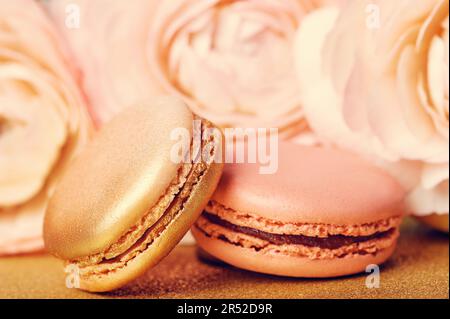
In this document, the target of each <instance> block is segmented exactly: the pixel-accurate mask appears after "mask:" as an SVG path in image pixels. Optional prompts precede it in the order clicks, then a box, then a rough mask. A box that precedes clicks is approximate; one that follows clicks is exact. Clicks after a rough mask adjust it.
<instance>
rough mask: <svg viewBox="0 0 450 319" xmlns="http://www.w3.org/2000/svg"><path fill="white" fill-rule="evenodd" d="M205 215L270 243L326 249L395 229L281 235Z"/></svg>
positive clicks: (385, 233) (380, 234) (232, 228)
mask: <svg viewBox="0 0 450 319" xmlns="http://www.w3.org/2000/svg"><path fill="white" fill-rule="evenodd" d="M203 217H205V218H206V219H207V220H208V221H209V222H211V223H213V224H217V225H220V226H222V227H225V228H227V229H230V230H232V231H234V232H238V233H242V234H246V235H249V236H253V237H256V238H259V239H262V240H265V241H268V242H269V243H271V244H274V245H303V246H308V247H320V248H325V249H337V248H339V247H342V246H348V245H351V244H355V243H361V242H365V241H368V240H372V239H381V238H384V237H388V236H390V235H391V234H392V233H393V232H394V231H395V229H394V228H391V229H389V230H387V231H384V232H378V233H375V234H372V235H369V236H344V235H330V236H328V237H324V238H322V237H310V236H304V235H280V234H272V233H267V232H264V231H261V230H258V229H254V228H250V227H245V226H238V225H235V224H232V223H230V222H228V221H226V220H223V219H221V218H220V217H218V216H216V215H213V214H210V213H208V212H203Z"/></svg>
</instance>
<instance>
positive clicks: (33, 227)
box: [0, 0, 89, 255]
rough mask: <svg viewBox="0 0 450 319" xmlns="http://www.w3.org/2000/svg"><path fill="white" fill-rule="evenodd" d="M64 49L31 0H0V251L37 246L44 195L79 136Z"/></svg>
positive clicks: (80, 116)
mask: <svg viewBox="0 0 450 319" xmlns="http://www.w3.org/2000/svg"><path fill="white" fill-rule="evenodd" d="M65 54H66V52H65V50H64V48H63V47H61V41H60V39H59V38H58V36H57V35H56V33H55V30H54V28H53V25H52V24H51V23H50V22H49V20H48V18H47V17H46V15H45V14H44V12H43V11H42V10H41V9H40V8H39V6H38V5H37V4H36V3H35V2H34V1H31V0H14V1H11V0H0V255H1V254H10V253H21V252H26V251H31V250H35V249H41V248H42V247H43V242H42V239H41V235H42V221H43V214H44V211H45V208H46V204H47V199H48V197H49V195H50V194H51V192H52V190H53V187H54V184H55V182H56V180H57V178H58V176H59V175H60V174H61V171H62V170H63V169H64V168H65V167H66V165H67V163H68V161H69V160H70V159H71V158H72V157H73V155H74V154H75V153H76V152H77V151H78V149H79V147H80V146H81V145H82V144H84V143H85V141H86V139H87V133H88V128H89V122H88V117H87V114H86V112H85V109H84V108H85V105H84V102H83V99H82V97H81V95H80V92H79V90H78V88H77V86H76V84H75V82H74V80H73V79H74V77H73V75H74V74H73V73H72V71H73V70H70V69H69V67H68V65H67V64H66V61H65V59H66V57H67V56H66V55H65Z"/></svg>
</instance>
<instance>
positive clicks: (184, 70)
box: [49, 0, 335, 133]
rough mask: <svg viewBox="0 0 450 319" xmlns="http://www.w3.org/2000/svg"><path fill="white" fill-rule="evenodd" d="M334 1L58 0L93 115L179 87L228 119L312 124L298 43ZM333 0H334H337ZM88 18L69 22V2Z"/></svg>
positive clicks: (197, 106)
mask: <svg viewBox="0 0 450 319" xmlns="http://www.w3.org/2000/svg"><path fill="white" fill-rule="evenodd" d="M328 2H331V1H330V0H328V1H324V0H322V1H306V0H304V1H301V0H246V1H242V0H234V1H224V0H170V1H156V0H148V1H136V0H132V1H122V0H118V1H104V0H96V1H89V0H84V1H83V0H78V1H69V0H67V1H52V2H50V6H49V8H50V11H51V13H52V15H53V17H54V18H55V20H56V21H57V22H58V24H59V25H60V28H61V29H62V30H63V31H64V32H65V34H66V36H67V38H68V39H69V41H70V43H71V44H72V47H73V48H74V51H75V52H76V55H77V57H78V61H79V64H80V66H81V68H82V70H83V72H84V85H85V87H86V89H85V91H87V93H88V95H89V98H90V100H91V102H92V104H93V105H94V112H95V117H96V118H97V119H98V121H99V122H100V123H101V122H104V121H107V120H108V119H110V118H111V116H112V115H113V114H115V113H117V112H118V111H119V110H120V109H122V108H123V107H126V106H128V105H131V104H134V103H136V102H139V101H142V100H146V99H149V98H152V96H154V95H155V94H160V93H172V94H174V95H178V96H181V97H182V98H183V99H184V100H185V101H186V102H187V103H188V104H189V105H190V107H191V108H192V109H193V111H195V112H196V113H197V114H199V115H201V116H204V117H206V118H208V119H210V120H212V121H214V122H216V123H217V124H219V125H222V126H239V127H279V128H280V129H282V130H283V131H286V133H287V132H289V133H293V132H294V131H299V130H300V131H301V130H303V129H304V128H305V126H306V123H305V121H304V114H303V110H302V108H301V100H302V99H301V94H300V93H299V90H298V80H297V78H296V72H295V69H294V58H293V51H292V44H293V40H294V35H295V32H296V30H297V28H298V27H299V26H300V24H301V22H302V20H303V19H304V18H305V16H307V15H308V14H309V13H310V12H312V11H314V10H315V9H316V8H318V7H319V6H321V5H323V4H325V3H328ZM333 2H335V1H333ZM73 3H75V4H76V5H78V6H79V12H80V17H81V19H80V21H81V23H80V28H79V29H70V28H67V27H65V26H64V25H65V21H66V19H67V10H66V9H67V5H68V4H73Z"/></svg>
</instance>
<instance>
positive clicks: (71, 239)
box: [44, 98, 223, 292]
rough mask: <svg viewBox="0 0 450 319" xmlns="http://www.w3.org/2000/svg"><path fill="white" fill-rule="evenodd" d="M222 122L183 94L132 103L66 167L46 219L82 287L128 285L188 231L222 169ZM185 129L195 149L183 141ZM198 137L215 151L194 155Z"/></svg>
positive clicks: (56, 250) (47, 231)
mask: <svg viewBox="0 0 450 319" xmlns="http://www.w3.org/2000/svg"><path fill="white" fill-rule="evenodd" d="M197 124H198V125H197ZM196 127H197V132H198V133H199V134H200V136H201V137H200V138H199V139H197V142H196V140H195V135H196V134H194V132H196ZM215 130H216V131H217V129H215V128H214V126H213V125H212V124H211V123H209V122H207V121H205V120H202V119H198V118H196V117H195V116H194V115H193V114H192V113H191V112H190V110H189V109H188V108H187V107H186V105H185V104H184V103H183V102H181V101H179V100H177V99H174V98H162V99H159V100H158V101H155V102H154V103H150V104H146V105H141V106H135V107H130V108H128V109H127V110H126V111H124V112H123V113H121V114H119V115H118V116H116V117H115V118H114V119H113V120H112V121H111V122H109V123H107V124H106V125H105V126H104V127H103V128H102V129H101V130H100V131H99V132H98V133H97V135H96V136H95V138H94V139H93V141H92V142H91V143H90V144H89V145H88V146H87V147H86V149H85V150H84V152H83V153H82V154H80V156H79V157H78V158H77V159H76V160H75V161H74V163H73V164H72V165H71V167H70V169H69V170H67V171H66V173H65V174H64V175H63V177H62V179H61V181H60V183H59V185H58V187H57V189H56V191H55V193H54V195H53V197H52V198H51V200H50V202H49V206H48V209H47V212H46V216H45V222H44V240H45V244H46V248H47V250H48V251H49V252H50V253H52V254H53V255H55V256H56V257H58V258H60V259H63V260H65V261H66V262H67V263H68V264H70V265H71V266H73V267H75V268H76V269H77V275H78V276H79V288H80V289H82V290H87V291H93V292H101V291H109V290H113V289H116V288H119V287H121V286H123V285H125V284H126V283H128V282H130V281H131V280H133V279H135V278H136V277H138V276H140V275H142V274H143V273H144V272H145V271H146V270H147V269H149V268H151V267H152V266H154V265H156V264H157V263H158V262H159V261H160V260H161V259H162V258H164V257H165V256H166V255H167V254H168V253H169V252H170V251H171V250H172V249H173V248H174V246H175V245H176V244H177V243H178V242H179V241H180V240H181V239H182V237H183V236H184V235H185V233H186V232H188V230H189V228H190V227H191V226H192V224H193V223H194V222H195V220H196V219H197V218H198V216H199V215H200V214H201V212H202V210H203V208H204V207H205V205H206V204H207V202H208V200H209V198H210V197H211V195H212V194H213V192H214V190H215V188H216V186H217V184H218V182H219V179H220V176H221V173H222V169H223V164H221V163H220V161H217V156H220V154H221V143H220V139H218V138H217V135H215V134H206V132H211V131H215ZM184 132H185V133H186V134H184V136H188V138H189V140H188V141H187V143H188V145H187V150H186V147H184V148H183V147H180V148H175V146H177V143H178V144H180V145H181V143H180V141H178V142H177V141H176V139H177V136H178V137H179V136H183V133H184ZM187 133H189V134H187ZM196 144H197V146H201V148H199V149H200V150H203V149H208V156H193V155H194V154H197V155H198V154H201V155H202V153H199V152H197V153H196V151H197V150H195V149H194V145H196ZM206 144H208V145H206ZM205 146H208V148H206V147H205ZM187 155H190V156H187ZM177 156H178V157H177ZM174 157H177V158H178V159H179V158H183V160H182V161H180V160H175V158H174Z"/></svg>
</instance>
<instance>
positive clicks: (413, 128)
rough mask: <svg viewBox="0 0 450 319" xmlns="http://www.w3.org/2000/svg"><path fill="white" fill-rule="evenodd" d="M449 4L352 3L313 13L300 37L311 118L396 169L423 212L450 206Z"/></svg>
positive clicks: (440, 0)
mask: <svg viewBox="0 0 450 319" xmlns="http://www.w3.org/2000/svg"><path fill="white" fill-rule="evenodd" d="M448 10H449V4H448V0H427V1H423V0H401V1H392V0H377V1H374V0H370V1H366V0H361V1H350V2H349V3H348V5H347V6H346V7H345V8H344V9H342V12H341V14H339V10H337V9H333V8H326V9H322V10H320V11H317V12H315V13H313V14H312V15H310V16H309V17H307V19H306V20H305V21H304V23H303V24H302V27H301V28H300V30H299V32H298V35H297V39H296V41H297V44H296V51H297V53H296V65H297V70H298V74H299V78H300V86H301V89H302V92H303V98H304V105H303V106H304V110H305V113H306V116H307V118H308V120H309V122H310V125H311V126H312V127H313V128H314V129H315V130H316V131H317V133H318V134H319V135H320V136H322V137H323V138H324V139H326V140H328V141H331V142H334V143H336V144H338V145H341V146H344V147H347V148H350V149H353V150H355V151H358V152H361V153H363V154H366V155H367V156H369V157H371V158H373V159H374V160H375V161H376V162H377V163H379V164H380V165H383V166H385V167H386V168H387V169H388V170H390V171H391V172H392V174H394V175H395V176H397V177H398V178H399V180H400V181H401V182H403V184H404V185H405V187H407V188H408V189H409V190H410V194H409V197H408V203H409V206H410V208H411V211H412V212H413V213H415V214H417V215H426V214H430V213H438V214H445V213H448V211H449V183H448V179H449V165H448V160H449V100H448V85H449V83H448V76H449V69H448V67H449V66H448V65H449V38H448V32H449V14H448ZM313 31H315V33H313Z"/></svg>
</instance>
